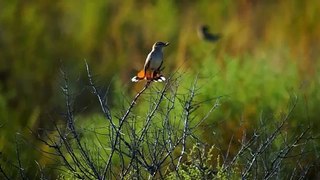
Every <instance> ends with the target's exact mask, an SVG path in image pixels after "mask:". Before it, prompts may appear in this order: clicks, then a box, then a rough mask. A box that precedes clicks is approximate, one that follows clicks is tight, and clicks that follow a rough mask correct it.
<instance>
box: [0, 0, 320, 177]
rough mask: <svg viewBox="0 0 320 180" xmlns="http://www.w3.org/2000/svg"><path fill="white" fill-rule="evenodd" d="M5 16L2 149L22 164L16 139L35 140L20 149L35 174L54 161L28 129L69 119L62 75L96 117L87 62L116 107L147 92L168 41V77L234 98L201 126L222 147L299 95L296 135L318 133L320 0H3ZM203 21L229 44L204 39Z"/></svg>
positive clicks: (0, 74) (0, 45)
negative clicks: (149, 75)
mask: <svg viewBox="0 0 320 180" xmlns="http://www.w3.org/2000/svg"><path fill="white" fill-rule="evenodd" d="M0 12H1V13H0V82H1V84H0V127H1V128H0V150H1V152H2V154H3V155H2V158H4V159H5V160H12V161H13V162H14V159H15V156H16V155H15V147H16V144H15V137H16V133H19V134H22V135H23V138H24V139H25V140H26V141H27V142H32V143H27V144H30V146H29V147H28V148H25V149H24V150H23V152H22V158H23V161H24V163H25V165H26V166H27V167H30V166H31V167H30V168H29V170H30V172H32V171H33V170H32V169H33V168H32V167H33V166H34V160H37V161H39V162H41V163H42V164H46V161H47V160H46V158H44V157H42V156H40V155H39V153H38V151H35V149H37V146H39V148H41V147H42V146H43V145H42V144H41V143H39V142H38V141H36V140H34V137H33V136H32V135H31V134H30V132H29V129H31V130H35V131H36V130H37V129H38V128H41V127H46V128H48V127H49V128H50V126H51V125H52V124H51V123H50V122H51V121H52V120H59V119H61V118H62V116H61V113H62V112H63V105H64V99H63V95H62V92H61V89H60V85H61V83H62V77H61V73H60V68H63V69H64V70H65V71H66V72H67V73H68V75H69V76H70V81H72V82H74V83H73V84H72V88H73V89H75V90H76V91H77V92H80V93H79V94H78V95H79V96H80V97H79V98H77V99H78V101H77V107H78V109H76V111H78V112H80V114H81V111H82V108H87V109H90V110H92V111H89V112H88V111H86V112H87V115H88V114H89V115H90V112H94V110H95V108H97V102H96V99H95V98H94V97H91V96H81V87H82V88H83V86H85V85H86V84H87V82H86V80H85V75H86V72H85V70H84V59H86V60H87V61H88V63H89V65H90V68H91V70H92V72H93V73H94V75H95V77H94V78H95V79H96V80H97V84H98V85H101V86H102V87H107V86H108V85H109V84H110V85H111V91H110V94H109V96H110V97H109V98H110V99H111V103H113V104H116V103H117V102H119V101H116V100H113V101H112V99H117V97H120V96H121V95H122V94H126V93H127V94H128V95H132V94H133V93H135V92H136V90H138V89H139V88H140V87H141V84H133V83H131V82H130V79H131V77H132V76H133V75H134V74H135V73H136V71H138V70H139V68H141V67H142V66H143V64H144V60H145V57H146V55H147V53H148V52H149V51H150V49H151V46H152V44H153V43H154V42H155V41H160V40H161V41H169V42H171V44H170V46H168V47H167V48H166V49H165V50H164V53H165V63H164V64H165V67H166V68H165V70H164V74H165V75H167V76H169V75H170V74H171V73H172V72H174V71H176V70H177V69H178V70H179V71H182V72H184V73H185V74H186V75H185V79H183V80H182V81H184V82H185V83H189V84H190V83H191V82H192V81H193V79H194V78H195V76H196V75H197V74H198V75H199V78H200V81H199V83H200V85H201V87H202V89H201V94H200V96H201V98H203V99H206V98H209V97H215V96H221V95H223V96H227V97H228V98H225V99H224V100H223V101H222V105H221V108H220V109H218V110H217V112H216V113H215V114H214V115H212V117H210V120H209V122H208V126H206V127H202V128H203V129H204V130H206V131H207V130H208V129H206V128H209V131H222V130H217V129H215V127H216V126H214V125H212V124H211V123H213V124H214V123H215V122H219V123H220V124H222V125H221V126H222V127H224V128H223V130H224V131H222V132H221V133H222V134H225V139H224V141H222V142H221V143H222V144H223V143H224V144H225V145H228V143H229V140H230V137H231V136H232V135H233V133H234V134H236V138H240V136H241V128H240V129H239V127H238V125H239V124H242V125H243V127H244V128H249V129H250V128H254V126H255V125H256V124H257V121H258V119H259V117H260V115H261V113H262V112H267V113H270V114H276V113H279V112H281V111H282V110H284V109H286V105H287V104H288V101H289V99H290V95H291V94H296V95H298V97H299V105H298V107H297V110H296V111H295V114H294V118H293V121H292V124H291V125H290V127H292V130H294V129H295V128H298V126H299V125H301V124H306V125H308V124H311V125H312V127H313V130H316V129H317V128H320V123H319V121H318V116H319V105H320V93H319V91H318V89H319V86H320V73H319V70H320V63H319V62H320V54H319V52H320V23H319V22H320V1H318V0H308V1H301V0H281V1H256V0H239V1H231V0H223V1H211V0H199V1H186V0H181V1H173V0H161V1H160V0H159V1H146V0H141V1H133V0H122V1H111V0H94V1H83V0H80V1H62V0H58V1H51V2H50V1H22V0H20V1H19V0H11V1H0ZM201 24H207V25H208V26H209V27H210V30H211V31H212V32H215V33H221V34H222V38H221V39H220V40H219V41H218V42H216V43H214V44H213V43H209V42H204V41H202V40H201V39H199V38H198V37H197V28H198V26H199V25H201ZM75 96H76V95H75ZM128 99H130V98H128ZM209 107H210V105H209V104H208V106H207V107H206V106H204V107H203V111H204V112H205V111H207V110H208V109H209ZM221 126H220V127H221ZM231 132H233V133H231ZM237 133H238V135H237ZM209 143H213V142H209Z"/></svg>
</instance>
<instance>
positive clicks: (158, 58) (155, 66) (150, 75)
mask: <svg viewBox="0 0 320 180" xmlns="http://www.w3.org/2000/svg"><path fill="white" fill-rule="evenodd" d="M168 45H169V43H168V42H166V43H164V42H156V43H154V45H153V46H152V50H151V52H150V53H149V54H148V56H147V58H146V62H145V63H144V67H143V69H142V70H141V71H139V72H138V74H137V75H136V76H134V77H133V78H132V79H131V81H132V82H138V81H141V80H148V81H155V82H163V81H165V80H166V78H165V77H164V76H162V75H161V70H162V69H161V66H162V63H163V52H162V48H163V47H166V46H168Z"/></svg>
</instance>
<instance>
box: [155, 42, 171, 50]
mask: <svg viewBox="0 0 320 180" xmlns="http://www.w3.org/2000/svg"><path fill="white" fill-rule="evenodd" d="M169 44H170V43H169V42H165V43H164V42H160V41H158V42H156V43H154V45H153V47H152V48H153V49H155V48H163V47H166V46H168V45H169Z"/></svg>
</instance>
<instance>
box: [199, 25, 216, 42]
mask: <svg viewBox="0 0 320 180" xmlns="http://www.w3.org/2000/svg"><path fill="white" fill-rule="evenodd" d="M198 36H199V38H200V39H202V40H205V41H209V42H216V41H218V40H219V39H220V38H221V35H220V34H213V33H210V32H209V27H208V26H207V25H201V26H199V28H198Z"/></svg>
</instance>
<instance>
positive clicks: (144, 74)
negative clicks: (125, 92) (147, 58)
mask: <svg viewBox="0 0 320 180" xmlns="http://www.w3.org/2000/svg"><path fill="white" fill-rule="evenodd" d="M141 80H147V81H154V82H163V81H165V80H166V78H165V77H164V76H163V75H162V74H161V73H160V72H157V71H148V70H147V71H145V70H141V71H139V72H138V74H137V75H136V76H134V77H133V78H132V79H131V81H132V82H139V81H141Z"/></svg>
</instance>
